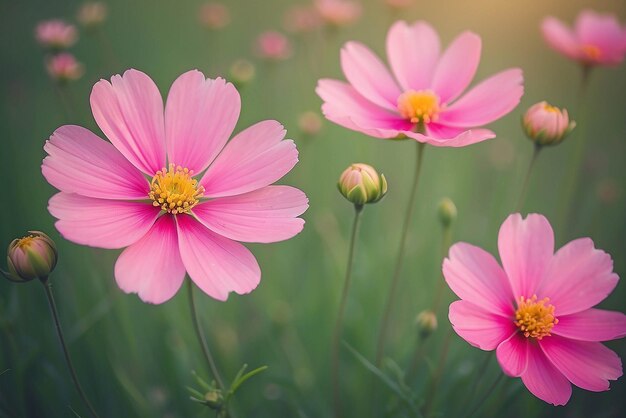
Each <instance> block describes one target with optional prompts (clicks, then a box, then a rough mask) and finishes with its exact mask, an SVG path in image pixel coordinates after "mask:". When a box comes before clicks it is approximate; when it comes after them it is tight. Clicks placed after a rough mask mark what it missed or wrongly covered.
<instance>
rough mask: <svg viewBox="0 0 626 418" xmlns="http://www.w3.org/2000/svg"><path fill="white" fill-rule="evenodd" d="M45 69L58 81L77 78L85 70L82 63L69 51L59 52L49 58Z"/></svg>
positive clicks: (64, 81) (63, 81) (65, 81)
mask: <svg viewBox="0 0 626 418" xmlns="http://www.w3.org/2000/svg"><path fill="white" fill-rule="evenodd" d="M46 69H47V70H48V74H49V75H50V77H51V78H52V79H53V80H56V81H58V82H59V83H67V82H69V81H72V80H78V79H79V78H80V77H81V76H82V75H83V73H84V72H85V70H84V67H83V65H82V64H81V63H80V62H78V61H76V58H74V56H73V55H72V54H70V53H69V52H61V53H60V54H58V55H54V56H53V57H51V58H49V59H48V60H47V62H46Z"/></svg>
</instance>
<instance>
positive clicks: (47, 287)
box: [41, 280, 99, 418]
mask: <svg viewBox="0 0 626 418" xmlns="http://www.w3.org/2000/svg"><path fill="white" fill-rule="evenodd" d="M41 283H42V284H43V287H44V289H45V291H46V297H47V298H48V304H49V305H50V312H51V313H52V319H53V320H54V326H55V328H56V331H57V335H58V336H59V342H60V343H61V348H62V349H63V355H64V356H65V362H66V363H67V368H68V369H70V374H71V375H72V380H73V381H74V386H75V387H76V390H77V391H78V394H79V395H80V397H81V399H82V400H83V402H84V403H85V405H86V406H87V409H89V412H90V413H91V415H92V416H93V417H94V418H99V416H98V414H97V413H96V411H95V409H94V408H93V406H92V405H91V402H89V399H88V398H87V395H85V392H84V391H83V387H82V386H81V385H80V381H79V380H78V375H77V374H76V370H75V369H74V365H73V364H72V358H71V357H70V352H69V351H68V349H67V345H66V344H65V338H64V337H63V330H62V329H61V322H60V321H59V313H58V311H57V306H56V303H55V302H54V296H52V284H51V283H50V282H49V281H47V280H42V281H41Z"/></svg>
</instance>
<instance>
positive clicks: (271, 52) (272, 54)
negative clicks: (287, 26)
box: [254, 30, 291, 61]
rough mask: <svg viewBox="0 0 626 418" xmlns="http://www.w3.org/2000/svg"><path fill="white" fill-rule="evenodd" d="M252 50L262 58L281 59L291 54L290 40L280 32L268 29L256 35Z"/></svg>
mask: <svg viewBox="0 0 626 418" xmlns="http://www.w3.org/2000/svg"><path fill="white" fill-rule="evenodd" d="M254 50H255V52H256V54H257V55H258V56H259V57H261V58H263V59H267V60H272V61H281V60H285V59H287V58H289V57H290V56H291V42H289V39H287V37H286V36H285V35H283V34H282V33H280V32H276V31H273V30H270V31H267V32H263V33H262V34H260V35H259V36H258V38H257V39H256V42H255V44H254Z"/></svg>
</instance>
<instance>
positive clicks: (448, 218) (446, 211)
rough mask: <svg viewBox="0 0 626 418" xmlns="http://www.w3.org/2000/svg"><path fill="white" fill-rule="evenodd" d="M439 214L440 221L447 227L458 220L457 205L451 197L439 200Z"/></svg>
mask: <svg viewBox="0 0 626 418" xmlns="http://www.w3.org/2000/svg"><path fill="white" fill-rule="evenodd" d="M437 214H438V215H439V222H441V225H443V227H444V228H447V227H449V226H450V225H451V224H452V222H454V221H455V220H456V214H457V212H456V205H455V204H454V202H453V201H452V200H451V199H449V198H447V197H445V198H443V199H441V202H439V206H438V207H437Z"/></svg>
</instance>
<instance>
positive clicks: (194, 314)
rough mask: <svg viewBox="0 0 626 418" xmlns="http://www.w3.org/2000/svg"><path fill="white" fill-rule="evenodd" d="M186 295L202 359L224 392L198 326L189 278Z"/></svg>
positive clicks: (222, 382) (209, 351)
mask: <svg viewBox="0 0 626 418" xmlns="http://www.w3.org/2000/svg"><path fill="white" fill-rule="evenodd" d="M187 295H188V296H189V307H190V309H191V319H192V322H193V327H194V330H195V331H196V337H198V342H199V343H200V348H202V354H203V355H204V359H205V360H206V362H207V364H208V366H209V369H210V370H211V373H212V374H213V378H214V379H215V381H216V382H217V385H218V386H219V388H220V390H222V392H224V390H225V386H224V381H223V380H222V377H221V376H220V373H219V371H218V370H217V366H216V365H215V360H214V359H213V356H212V355H211V350H209V346H208V344H207V342H206V338H205V337H204V332H202V327H201V326H200V321H199V320H198V313H197V311H196V302H195V300H194V296H193V282H192V281H191V280H190V279H187Z"/></svg>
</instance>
